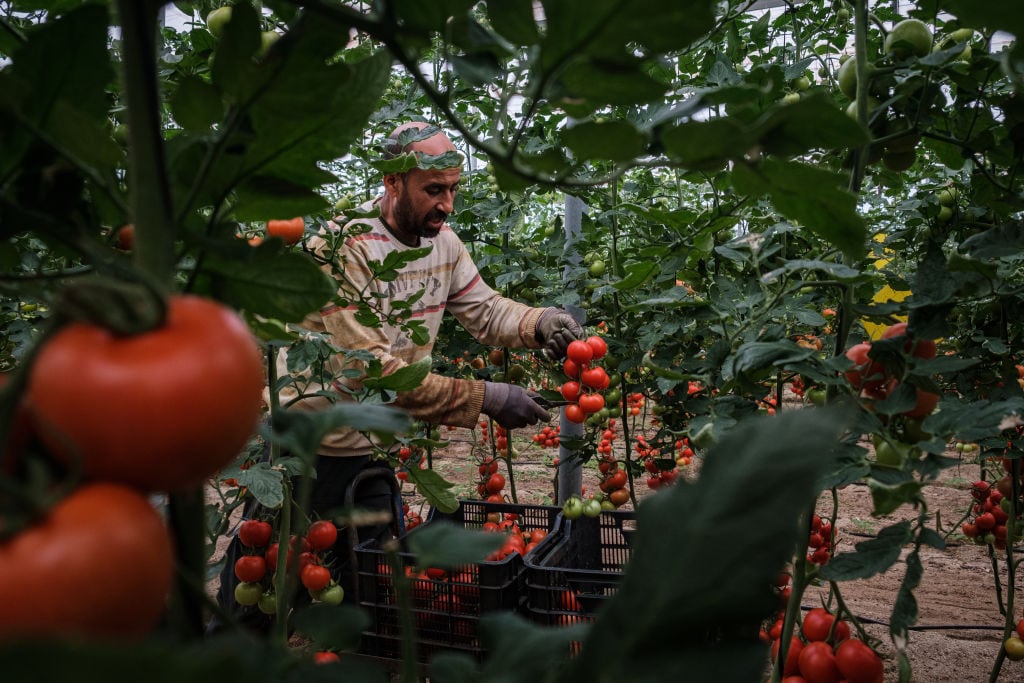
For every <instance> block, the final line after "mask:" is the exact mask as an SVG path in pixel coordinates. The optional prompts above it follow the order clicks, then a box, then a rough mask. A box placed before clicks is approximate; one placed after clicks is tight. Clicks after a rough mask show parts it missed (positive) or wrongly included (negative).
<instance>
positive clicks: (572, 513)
mask: <svg viewBox="0 0 1024 683" xmlns="http://www.w3.org/2000/svg"><path fill="white" fill-rule="evenodd" d="M582 514H583V499H582V498H580V497H579V496H570V497H569V498H566V499H565V502H564V503H562V516H563V517H565V518H566V519H579V518H580V515H582Z"/></svg>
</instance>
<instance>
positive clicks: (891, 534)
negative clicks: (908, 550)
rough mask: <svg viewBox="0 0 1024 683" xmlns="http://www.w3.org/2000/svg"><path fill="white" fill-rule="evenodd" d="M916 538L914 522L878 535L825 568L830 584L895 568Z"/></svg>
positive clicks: (823, 568) (900, 525) (899, 525)
mask: <svg viewBox="0 0 1024 683" xmlns="http://www.w3.org/2000/svg"><path fill="white" fill-rule="evenodd" d="M911 538H912V533H911V530H910V522H899V523H898V524H893V525H892V526H889V527H886V528H884V529H882V530H881V531H880V532H878V536H877V537H876V538H872V539H870V540H867V541H861V542H859V543H857V544H856V545H854V549H855V550H854V552H846V553H839V554H838V555H836V556H834V557H833V558H832V559H831V560H829V562H828V564H825V565H824V566H822V568H821V576H822V578H824V579H827V580H829V581H852V580H854V579H866V578H868V577H871V576H874V575H875V574H881V573H883V572H884V571H886V570H887V569H889V567H891V566H892V565H894V564H895V563H896V561H897V560H898V559H899V557H900V552H901V551H902V550H903V546H905V545H906V544H907V543H908V542H910V540H911Z"/></svg>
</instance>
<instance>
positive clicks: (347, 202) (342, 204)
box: [334, 195, 352, 211]
mask: <svg viewBox="0 0 1024 683" xmlns="http://www.w3.org/2000/svg"><path fill="white" fill-rule="evenodd" d="M351 208H352V198H351V197H349V196H348V195H344V196H342V197H340V198H339V199H338V201H336V202H334V210H335V211H348V210H349V209H351Z"/></svg>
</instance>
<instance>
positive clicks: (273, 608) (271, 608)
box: [257, 593, 277, 614]
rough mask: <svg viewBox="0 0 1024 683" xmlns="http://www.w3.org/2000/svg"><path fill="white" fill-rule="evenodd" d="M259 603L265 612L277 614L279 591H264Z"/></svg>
mask: <svg viewBox="0 0 1024 683" xmlns="http://www.w3.org/2000/svg"><path fill="white" fill-rule="evenodd" d="M257 605H258V606H259V608H260V611H261V612H263V613H264V614H277V593H264V594H263V595H261V596H260V599H259V601H258V603H257Z"/></svg>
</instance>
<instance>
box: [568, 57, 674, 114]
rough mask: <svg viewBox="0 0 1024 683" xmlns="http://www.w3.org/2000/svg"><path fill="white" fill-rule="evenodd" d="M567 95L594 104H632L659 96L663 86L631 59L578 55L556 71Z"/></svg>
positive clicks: (658, 97)
mask: <svg viewBox="0 0 1024 683" xmlns="http://www.w3.org/2000/svg"><path fill="white" fill-rule="evenodd" d="M559 83H560V85H561V86H562V87H564V88H565V90H566V94H567V96H568V97H570V98H580V99H583V100H585V101H587V102H592V103H598V104H623V105H628V104H634V103H637V102H653V101H655V100H659V99H661V98H662V97H663V96H664V94H665V90H666V87H665V85H664V84H663V83H659V82H658V81H656V80H654V79H653V78H651V77H650V76H648V75H647V72H646V71H645V70H644V69H643V65H642V64H641V62H640V61H639V60H635V59H618V60H614V61H613V60H607V59H578V60H576V61H574V62H573V63H572V64H570V65H569V66H567V67H566V68H565V69H564V70H563V71H561V72H560V73H559Z"/></svg>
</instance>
